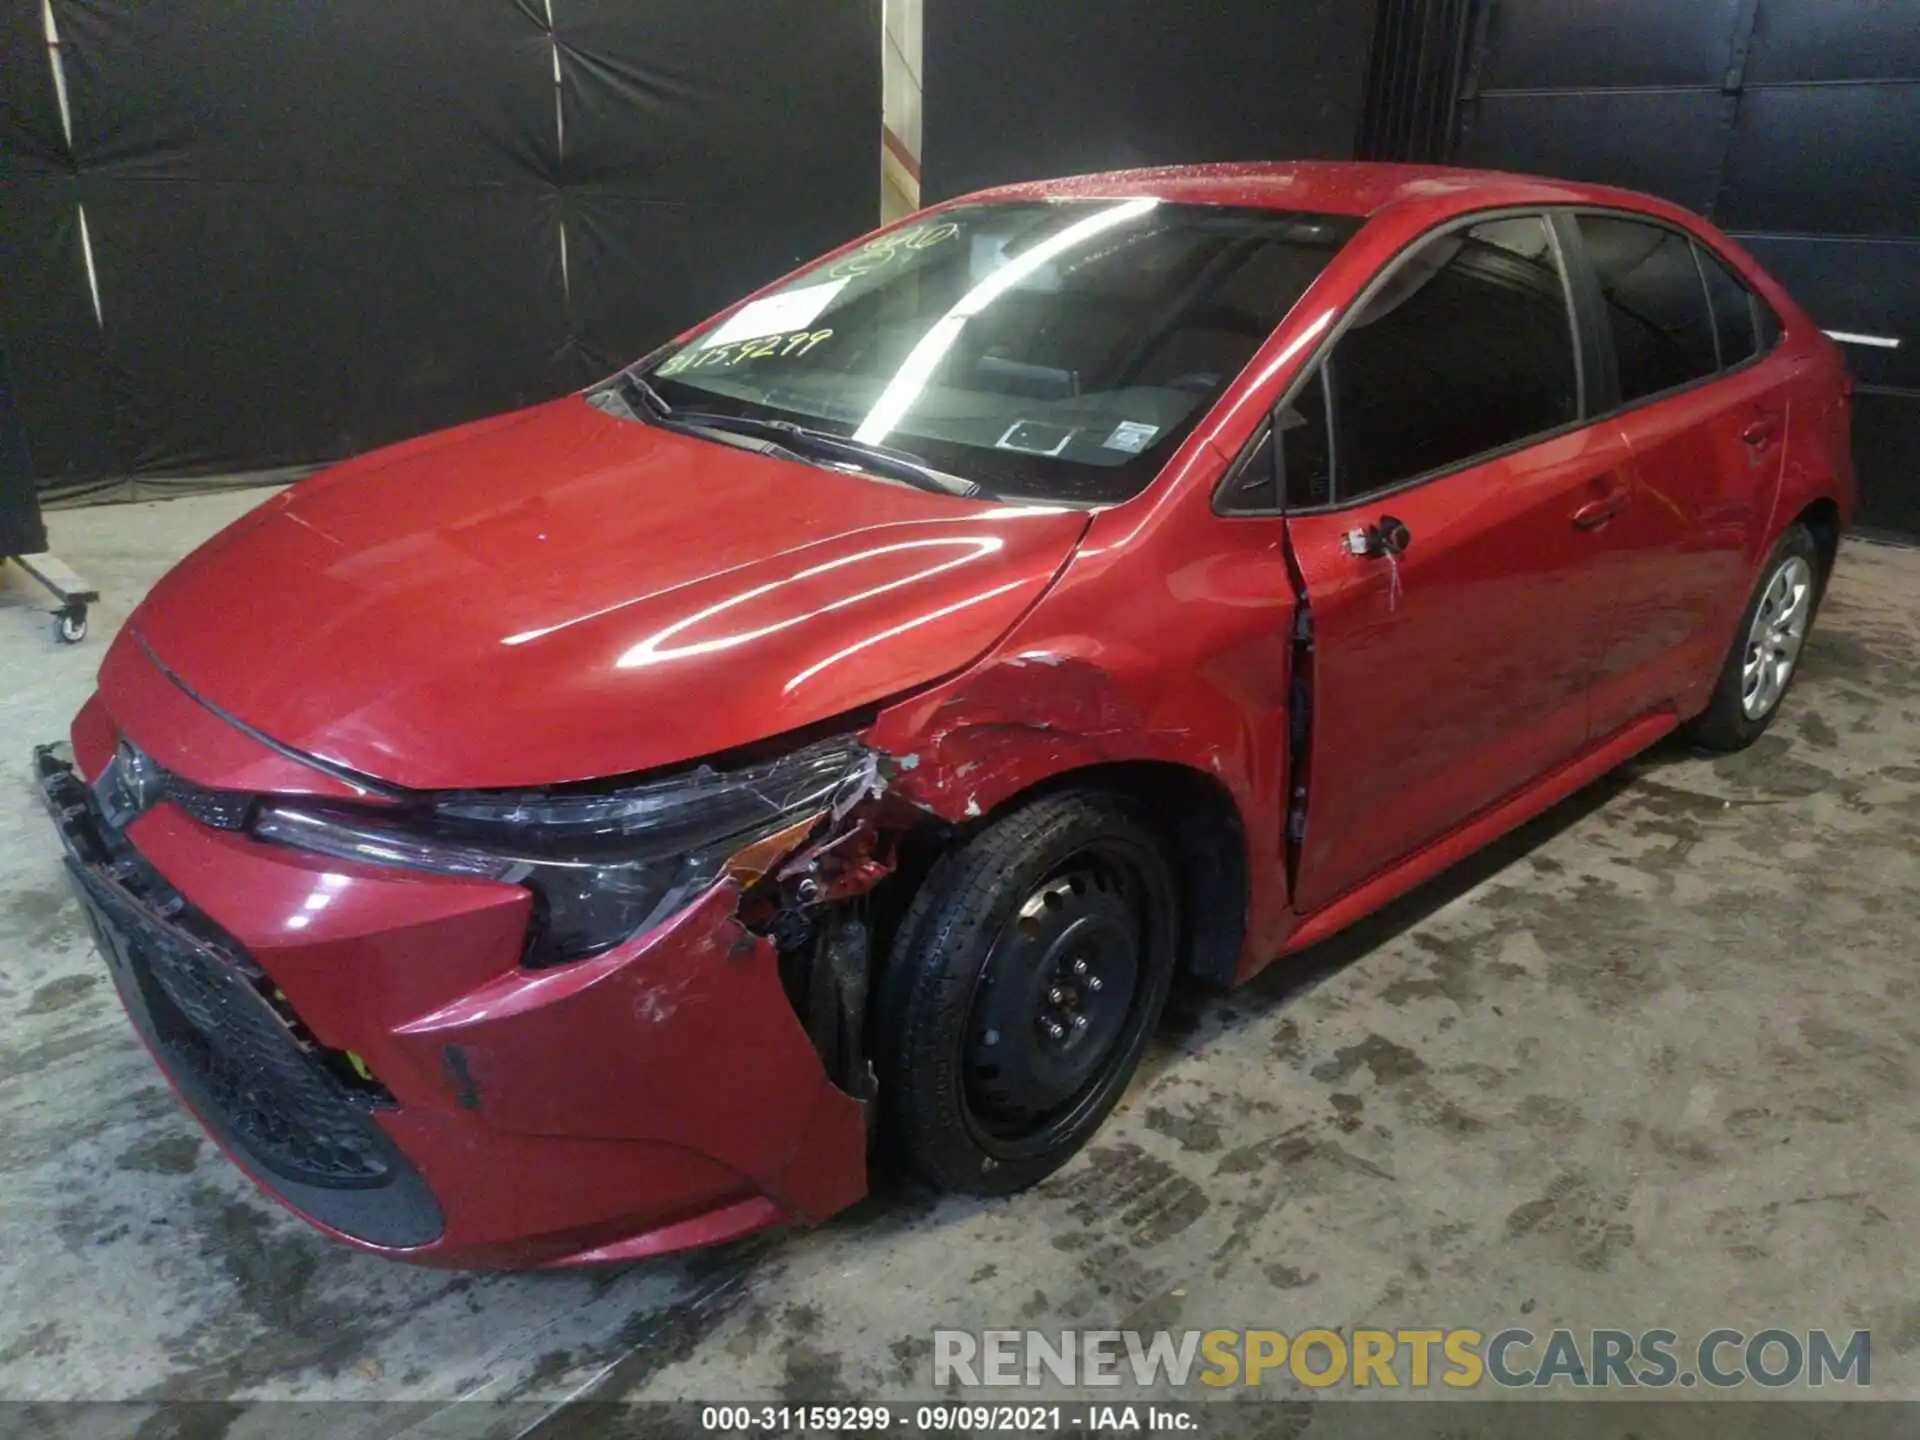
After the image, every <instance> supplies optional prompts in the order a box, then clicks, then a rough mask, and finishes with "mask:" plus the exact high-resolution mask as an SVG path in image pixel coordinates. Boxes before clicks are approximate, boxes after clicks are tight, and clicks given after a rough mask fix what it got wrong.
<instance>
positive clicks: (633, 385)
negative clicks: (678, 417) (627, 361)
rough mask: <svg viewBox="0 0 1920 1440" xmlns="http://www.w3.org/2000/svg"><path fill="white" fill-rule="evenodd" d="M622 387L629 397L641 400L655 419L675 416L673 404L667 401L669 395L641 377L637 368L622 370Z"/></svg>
mask: <svg viewBox="0 0 1920 1440" xmlns="http://www.w3.org/2000/svg"><path fill="white" fill-rule="evenodd" d="M619 380H620V388H621V389H622V390H624V391H626V393H627V395H628V397H629V398H630V399H632V400H637V401H639V402H640V408H641V409H642V410H644V411H645V412H646V413H647V414H648V415H649V416H651V417H652V418H653V419H655V420H671V419H673V418H674V413H673V406H671V405H669V404H668V403H667V397H666V396H664V395H662V394H661V393H660V392H659V391H658V390H656V389H654V388H653V386H651V385H649V384H648V383H647V382H646V381H645V380H643V379H641V378H640V375H639V372H638V371H636V370H631V369H629V370H622V371H621V372H620V375H619Z"/></svg>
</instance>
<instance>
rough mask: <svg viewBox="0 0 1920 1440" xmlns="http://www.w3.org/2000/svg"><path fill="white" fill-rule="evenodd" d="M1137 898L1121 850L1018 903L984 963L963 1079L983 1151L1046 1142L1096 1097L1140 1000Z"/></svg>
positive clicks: (1096, 852)
mask: <svg viewBox="0 0 1920 1440" xmlns="http://www.w3.org/2000/svg"><path fill="white" fill-rule="evenodd" d="M1140 890H1141V885H1140V883H1139V878H1138V876H1137V873H1136V872H1135V869H1134V865H1133V863H1132V862H1131V859H1130V857H1128V856H1127V855H1126V854H1125V853H1124V851H1123V850H1122V849H1121V848H1120V847H1116V846H1098V847H1090V848H1089V849H1087V850H1083V851H1082V852H1080V854H1078V855H1076V856H1074V857H1073V858H1072V859H1071V860H1070V861H1069V862H1068V863H1067V864H1066V865H1064V866H1062V867H1061V868H1060V869H1059V870H1058V871H1057V872H1056V873H1055V874H1053V875H1052V876H1050V877H1049V878H1048V879H1047V880H1045V881H1043V882H1042V883H1041V884H1040V885H1039V886H1037V887H1036V888H1035V889H1034V890H1033V892H1032V893H1031V894H1030V895H1028V896H1027V898H1026V899H1025V900H1024V901H1022V902H1021V905H1020V908H1019V909H1018V911H1017V912H1016V913H1015V918H1014V922H1013V924H1012V925H1011V926H1009V927H1008V929H1007V930H1006V932H1005V933H1003V934H1002V935H1001V937H1000V939H999V942H998V943H997V944H996V945H995V946H994V947H993V950H992V952H991V953H990V954H989V956H988V957H987V963H986V966H985V968H984V969H983V970H982V972H981V975H980V982H979V986H978V988H977V989H976V990H975V992H974V996H973V1004H972V1006H971V1008H970V1010H969V1013H968V1017H967V1021H968V1023H967V1039H966V1046H965V1051H964V1053H963V1056H962V1060H961V1071H960V1075H961V1084H962V1086H963V1089H964V1098H965V1103H966V1107H967V1118H968V1120H969V1122H970V1123H971V1124H972V1126H973V1127H974V1130H975V1132H976V1133H977V1134H978V1135H979V1137H980V1138H981V1140H982V1141H983V1142H985V1143H986V1144H987V1146H988V1148H998V1147H1001V1146H1006V1147H1010V1148H1012V1149H1015V1150H1018V1149H1020V1148H1021V1146H1022V1142H1026V1141H1031V1140H1042V1141H1043V1142H1044V1140H1045V1137H1047V1135H1048V1134H1049V1132H1051V1131H1054V1130H1056V1129H1058V1128H1060V1127H1061V1126H1063V1125H1067V1124H1070V1123H1071V1122H1072V1119H1073V1116H1074V1112H1075V1111H1076V1110H1077V1109H1078V1108H1079V1105H1080V1103H1081V1102H1082V1101H1083V1100H1084V1099H1086V1098H1087V1097H1088V1096H1089V1095H1090V1094H1091V1093H1092V1092H1093V1091H1095V1090H1096V1089H1098V1088H1099V1081H1100V1080H1101V1078H1102V1077H1103V1074H1104V1071H1105V1067H1106V1066H1107V1065H1108V1063H1109V1062H1111V1060H1112V1059H1113V1057H1114V1055H1115V1054H1116V1052H1117V1051H1118V1050H1119V1049H1120V1048H1121V1042H1122V1040H1123V1037H1125V1036H1126V1033H1127V1030H1128V1024H1127V1021H1128V1018H1129V1016H1130V1015H1131V1014H1132V1011H1133V1009H1134V1004H1133V1002H1134V1000H1135V997H1136V994H1137V992H1138V990H1139V988H1140V975H1141V970H1142V958H1143V957H1142V954H1141V951H1142V944H1143V941H1144V940H1145V939H1146V937H1147V933H1148V932H1147V926H1146V924H1145V923H1144V922H1145V916H1144V915H1143V913H1142V910H1141V896H1140Z"/></svg>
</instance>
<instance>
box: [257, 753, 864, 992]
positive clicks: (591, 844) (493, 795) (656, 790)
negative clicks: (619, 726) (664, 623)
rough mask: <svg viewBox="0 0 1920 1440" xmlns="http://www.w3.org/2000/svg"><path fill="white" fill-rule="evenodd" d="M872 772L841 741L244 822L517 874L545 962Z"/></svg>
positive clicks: (412, 859)
mask: <svg viewBox="0 0 1920 1440" xmlns="http://www.w3.org/2000/svg"><path fill="white" fill-rule="evenodd" d="M877 774H878V772H877V767H876V762H875V757H874V755H873V752H871V751H870V750H868V749H866V747H864V746H863V745H861V744H859V743H858V742H857V741H854V740H848V739H839V740H828V741H823V742H821V743H819V744H816V745H809V746H807V747H806V748H805V749H802V750H796V751H794V752H793V753H792V754H790V755H786V756H783V757H782V758H780V759H778V760H772V761H767V762H764V763H761V764H757V765H752V766H748V767H746V768H744V769H739V770H729V771H717V770H714V769H711V768H709V767H707V766H704V765H703V766H700V767H699V768H697V769H694V770H690V771H687V772H685V773H683V774H680V775H675V776H671V777H669V778H666V779H663V780H654V781H649V782H647V783H645V784H640V785H633V786H629V787H625V788H621V789H615V790H598V791H590V790H584V789H576V790H555V791H525V790H523V791H465V792H444V793H441V794H438V795H433V796H422V797H420V800H419V801H418V802H417V803H413V804H405V805H400V806H396V807H393V808H391V809H386V810H374V809H367V808H361V807H349V806H334V805H326V804H323V803H312V804H309V803H304V802H303V803H282V802H277V801H273V800H267V801H264V802H263V803H262V804H261V806H260V808H259V811H258V813H257V815H256V817H255V819H254V822H253V827H252V829H253V833H254V835H255V836H257V837H258V838H260V839H262V840H270V841H274V842H276V843H278V844H281V845H289V846H292V847H294V848H296V849H299V850H305V851H308V852H310V853H313V854H316V855H330V856H333V857H335V858H337V859H341V860H356V861H360V862H362V863H369V864H374V865H394V866H401V867H404V868H407V869H413V870H432V871H436V872H438V873H440V874H443V875H472V876H476V877H479V878H483V879H488V880H504V881H509V882H511V883H514V884H521V885H525V886H526V887H527V888H528V889H530V890H532V891H533V893H534V908H535V916H534V927H535V928H534V935H533V938H532V943H530V945H529V947H528V958H529V963H532V964H554V963H558V962H560V961H565V960H579V959H584V958H585V957H587V956H589V955H596V954H598V953H600V952H601V951H603V950H605V949H607V948H609V947H610V946H613V945H617V944H619V943H620V942H621V941H622V940H625V939H627V938H629V937H630V936H633V935H637V934H639V933H640V932H641V931H643V930H646V929H649V928H650V927H652V926H654V925H656V924H658V923H659V922H660V921H661V920H664V919H665V918H666V917H667V916H668V915H670V914H672V913H673V912H674V911H675V910H676V909H678V908H679V907H680V906H681V905H683V904H685V903H686V902H687V901H688V900H690V899H691V898H693V896H694V895H696V894H697V893H699V892H700V891H701V890H703V889H705V888H706V887H707V886H708V885H710V884H712V883H713V882H714V881H715V880H716V879H718V878H719V876H720V873H721V871H722V870H723V869H724V868H725V867H726V864H727V861H728V860H729V859H731V858H732V857H733V856H734V855H736V854H737V853H738V852H740V851H741V850H742V849H744V848H746V847H747V846H749V845H752V844H754V843H755V842H757V841H760V840H764V839H766V838H767V837H769V836H771V835H775V834H778V833H779V832H781V831H783V830H787V829H791V828H793V827H795V826H797V825H800V824H802V823H805V822H808V821H812V820H817V819H819V818H820V817H822V816H825V815H828V814H834V815H839V814H844V813H845V811H846V810H847V809H848V808H850V807H851V806H852V805H853V804H854V803H856V802H857V801H858V800H860V799H861V798H862V797H863V796H865V795H868V794H870V793H874V792H876V791H877V789H878V779H877Z"/></svg>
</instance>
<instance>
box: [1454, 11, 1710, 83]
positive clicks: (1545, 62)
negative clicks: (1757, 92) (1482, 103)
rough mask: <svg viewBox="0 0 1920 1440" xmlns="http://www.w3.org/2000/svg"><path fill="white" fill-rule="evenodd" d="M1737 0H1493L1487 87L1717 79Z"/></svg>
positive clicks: (1485, 73)
mask: <svg viewBox="0 0 1920 1440" xmlns="http://www.w3.org/2000/svg"><path fill="white" fill-rule="evenodd" d="M1739 8H1740V4H1739V0H1690V3H1688V4H1684V5H1681V4H1676V3H1674V0H1609V3H1607V4H1604V5H1569V4H1567V3H1566V0H1498V3H1497V4H1495V5H1494V8H1493V13H1492V16H1491V18H1490V20H1489V22H1488V27H1487V51H1488V58H1487V62H1486V64H1485V65H1484V66H1483V68H1482V71H1481V76H1480V83H1481V85H1482V86H1483V87H1485V88H1487V89H1502V88H1508V87H1525V88H1528V89H1543V90H1558V89H1575V88H1583V87H1600V86H1618V85H1718V84H1720V82H1721V80H1722V79H1723V78H1725V76H1726V73H1727V63H1728V60H1729V57H1730V55H1731V50H1732V37H1733V28H1734V20H1735V16H1736V13H1737V12H1738V10H1739Z"/></svg>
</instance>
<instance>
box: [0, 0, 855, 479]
mask: <svg viewBox="0 0 1920 1440" xmlns="http://www.w3.org/2000/svg"><path fill="white" fill-rule="evenodd" d="M53 9H54V13H55V17H56V20H57V23H58V26H59V39H60V53H61V55H62V57H63V63H64V69H65V74H66V78H67V88H68V93H69V97H70V102H71V115H72V122H73V136H72V142H71V144H69V143H68V142H67V140H66V138H65V136H64V135H63V130H62V125H61V121H60V115H59V111H58V108H57V104H56V99H55V94H54V88H53V81H52V73H51V69H50V66H49V64H48V59H47V49H46V43H45V37H44V34H43V32H42V28H41V19H40V5H39V4H38V3H37V0H14V3H13V4H11V5H9V6H8V7H6V11H5V18H4V20H0V274H4V276H5V284H4V286H3V287H0V333H4V336H5V340H6V349H7V353H8V355H9V357H10V359H11V361H12V373H13V378H14V381H15V386H16V400H17V409H18V412H19V415H20V417H21V418H22V419H23V420H24V421H25V428H26V434H27V439H28V442H29V443H30V445H31V447H32V453H33V459H34V465H35V472H36V475H37V477H38V480H39V483H40V485H41V487H42V489H43V491H46V492H51V493H55V494H58V493H61V492H66V493H73V492H76V491H78V492H86V491H88V490H90V489H91V490H95V491H99V492H102V493H105V494H112V495H126V494H130V493H134V492H135V490H136V488H137V489H138V491H139V492H140V493H160V492H163V491H164V490H166V489H167V488H169V484H168V482H169V481H172V480H176V479H179V478H182V477H187V478H190V477H198V476H206V475H213V474H227V473H232V472H239V471H260V470H265V469H270V468H273V467H278V466H289V465H302V464H309V463H312V462H315V461H321V460H326V459H330V458H334V457H337V456H341V455H345V454H350V453H353V452H355V451H359V450H365V449H367V448H369V447H371V446H374V445H378V444H381V443H383V442H386V441H389V440H394V439H398V438H401V437H403V436H406V435H410V434H414V433H417V432H420V431H424V430H430V429H434V428H437V427H440V426H444V425H448V424H452V423H454V422H457V421H461V420H466V419H470V418H473V417H474V416H477V415H482V414H486V413H489V412H492V411H497V410H502V409H507V408H509V407H512V406H516V405H520V404H525V403H528V402H531V401H535V400H539V399H543V398H546V397H548V396H551V395H554V394H558V393H561V392H562V391H564V390H566V389H568V388H570V387H573V386H577V385H579V384H582V383H584V382H586V381H588V380H590V379H592V378H594V377H595V376H596V375H599V374H604V373H605V372H606V371H607V370H609V369H610V368H612V367H614V366H615V365H616V364H617V363H618V362H620V361H622V360H624V359H630V358H632V357H633V356H635V355H637V354H639V353H641V352H642V351H644V350H646V349H647V348H649V347H650V346H651V345H653V344H654V343H656V342H658V341H660V340H663V339H666V338H667V337H669V336H670V335H672V334H673V333H674V332H675V331H676V330H678V329H679V328H681V327H683V326H684V325H686V324H688V323H691V322H692V321H694V320H696V319H698V318H699V317H701V316H702V315H704V314H706V313H709V312H710V311H711V310H712V309H714V308H715V307H717V306H718V305H719V304H721V303H723V302H724V301H726V300H728V299H730V298H732V297H733V296H734V295H736V294H738V293H739V292H740V291H741V290H742V289H744V288H747V287H749V286H752V285H756V284H759V283H762V282H764V281H766V280H769V279H772V278H773V277H774V276H776V275H778V274H780V273H781V272H782V271H784V270H785V269H787V268H789V267H791V266H792V265H793V264H795V263H797V262H798V261H800V260H802V259H804V258H806V257H808V256H810V255H812V254H814V253H817V252H818V251H820V250H822V249H824V248H826V247H827V246H829V245H831V244H834V243H837V242H839V241H841V240H844V239H846V238H848V237H849V236H851V235H854V234H857V233H858V232H860V231H861V230H864V229H866V228H868V227H869V226H871V225H872V224H873V222H874V218H875V213H876V208H877V198H876V182H875V175H876V170H877V158H878V145H879V130H880V73H879V64H878V53H879V44H880V41H879V35H880V20H879V8H878V0H704V3H702V4H699V5H686V4H683V3H678V0H672V3H670V0H551V5H550V7H549V4H548V3H547V0H405V3H392V0H329V3H328V4H326V5H299V6H285V5H251V6H250V5H233V4H227V3H221V0H53ZM549 16H551V19H549ZM796 37H804V43H796ZM556 62H557V66H558V75H557V77H556V73H555V69H556ZM83 227H84V230H83ZM83 234H84V240H83ZM88 248H90V249H91V254H92V261H93V268H94V271H95V274H96V276H97V281H98V294H99V305H98V310H97V311H96V308H95V303H94V299H93V291H92V288H91V286H90V284H89V277H88V272H87V261H86V252H87V249H88Z"/></svg>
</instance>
